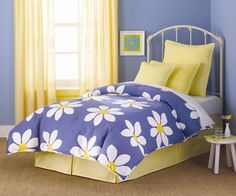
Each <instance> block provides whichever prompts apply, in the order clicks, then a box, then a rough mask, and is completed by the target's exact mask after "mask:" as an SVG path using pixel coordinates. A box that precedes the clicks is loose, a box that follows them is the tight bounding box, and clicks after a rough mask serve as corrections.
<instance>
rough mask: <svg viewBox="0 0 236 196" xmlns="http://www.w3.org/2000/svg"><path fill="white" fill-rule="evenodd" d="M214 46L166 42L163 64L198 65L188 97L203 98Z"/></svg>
mask: <svg viewBox="0 0 236 196" xmlns="http://www.w3.org/2000/svg"><path fill="white" fill-rule="evenodd" d="M214 48H215V44H214V43H211V44H206V45H184V44H181V43H177V42H173V41H170V40H166V42H165V53H164V60H163V61H164V63H168V64H169V63H174V64H181V65H182V64H200V66H199V69H198V71H197V74H196V76H195V78H194V79H193V83H192V86H191V88H190V92H189V94H190V95H195V96H205V95H206V88H207V82H208V79H209V74H210V70H211V61H212V54H213V50H214Z"/></svg>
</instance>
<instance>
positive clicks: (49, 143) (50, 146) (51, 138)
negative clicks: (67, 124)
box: [40, 130, 62, 152]
mask: <svg viewBox="0 0 236 196" xmlns="http://www.w3.org/2000/svg"><path fill="white" fill-rule="evenodd" d="M57 135H58V130H54V131H53V132H52V133H51V135H50V133H48V132H47V131H44V132H43V139H44V141H45V142H44V143H42V144H41V145H40V149H41V150H42V151H48V152H57V151H56V150H57V149H58V148H60V147H61V144H62V141H61V140H60V139H57Z"/></svg>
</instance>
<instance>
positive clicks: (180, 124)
mask: <svg viewBox="0 0 236 196" xmlns="http://www.w3.org/2000/svg"><path fill="white" fill-rule="evenodd" d="M171 113H172V115H173V116H174V117H175V119H176V120H177V119H178V116H177V113H176V111H175V110H172V112H171ZM176 126H177V127H178V128H179V129H181V130H184V129H185V127H186V126H185V124H184V123H181V122H178V121H177V122H176Z"/></svg>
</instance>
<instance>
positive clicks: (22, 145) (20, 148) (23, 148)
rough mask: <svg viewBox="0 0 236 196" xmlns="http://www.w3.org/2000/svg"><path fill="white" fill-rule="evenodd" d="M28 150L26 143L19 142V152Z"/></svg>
mask: <svg viewBox="0 0 236 196" xmlns="http://www.w3.org/2000/svg"><path fill="white" fill-rule="evenodd" d="M27 150H28V148H27V146H26V144H23V143H21V144H19V152H26V151H27Z"/></svg>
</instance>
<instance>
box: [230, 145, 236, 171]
mask: <svg viewBox="0 0 236 196" xmlns="http://www.w3.org/2000/svg"><path fill="white" fill-rule="evenodd" d="M230 149H231V154H232V159H233V165H234V171H235V172H236V152H235V146H234V144H230Z"/></svg>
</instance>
